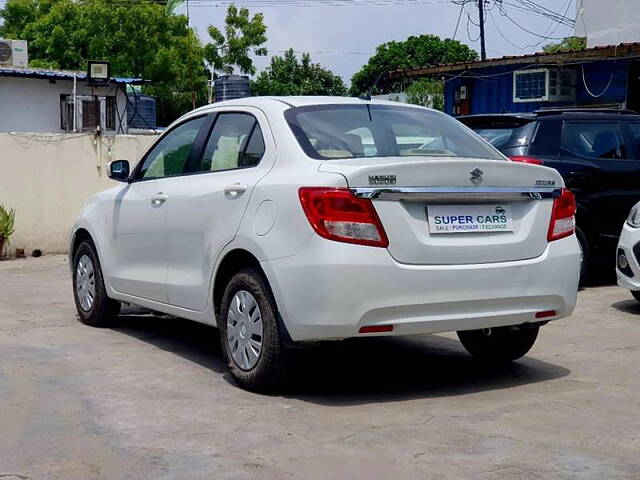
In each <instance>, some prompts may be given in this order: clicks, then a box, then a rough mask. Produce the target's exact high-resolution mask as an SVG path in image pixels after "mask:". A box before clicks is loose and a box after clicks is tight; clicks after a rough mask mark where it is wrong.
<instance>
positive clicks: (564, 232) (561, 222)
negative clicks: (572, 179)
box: [547, 188, 576, 242]
mask: <svg viewBox="0 0 640 480" xmlns="http://www.w3.org/2000/svg"><path fill="white" fill-rule="evenodd" d="M575 215H576V197H575V196H574V195H573V193H571V191H569V190H567V189H566V188H563V189H562V193H561V194H560V196H559V197H558V198H555V199H554V200H553V209H552V211H551V223H549V233H547V240H549V241H550V242H552V241H553V240H558V239H560V238H564V237H568V236H569V235H572V234H573V232H574V231H575V229H576V217H575Z"/></svg>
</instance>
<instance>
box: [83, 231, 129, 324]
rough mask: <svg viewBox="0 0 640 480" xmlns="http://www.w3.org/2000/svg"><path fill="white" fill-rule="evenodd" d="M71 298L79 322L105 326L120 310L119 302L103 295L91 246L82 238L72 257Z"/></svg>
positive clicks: (100, 276)
mask: <svg viewBox="0 0 640 480" xmlns="http://www.w3.org/2000/svg"><path fill="white" fill-rule="evenodd" d="M73 267H74V268H73V294H74V295H73V297H74V299H75V303H76V310H78V316H79V317H80V320H81V321H82V323H85V324H87V325H91V326H92V327H105V326H107V325H108V324H109V323H110V322H111V321H112V320H113V319H114V318H115V317H117V316H118V313H120V302H117V301H115V300H112V299H110V298H109V297H107V292H106V291H105V288H104V279H103V278H102V271H101V269H100V261H99V260H98V254H97V253H96V249H95V246H94V245H93V243H92V242H90V241H84V242H82V243H81V244H80V246H78V248H77V249H76V251H75V254H74V256H73Z"/></svg>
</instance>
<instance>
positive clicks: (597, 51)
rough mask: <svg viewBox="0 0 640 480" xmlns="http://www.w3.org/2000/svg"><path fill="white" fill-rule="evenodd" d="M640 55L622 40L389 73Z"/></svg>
mask: <svg viewBox="0 0 640 480" xmlns="http://www.w3.org/2000/svg"><path fill="white" fill-rule="evenodd" d="M634 57H640V42H633V43H621V44H620V45H607V46H600V47H591V48H584V49H582V50H577V51H573V52H558V53H544V52H536V53H530V54H527V55H519V56H513V55H506V56H504V57H500V58H488V59H487V60H474V61H471V62H454V63H443V64H439V65H428V66H424V67H418V68H408V69H405V70H394V71H392V72H389V76H390V77H391V78H400V77H415V76H422V75H433V74H437V73H444V72H456V71H461V70H470V69H474V68H484V67H495V66H500V65H518V64H523V63H528V64H562V63H569V62H575V61H580V60H584V61H593V60H604V59H621V58H634Z"/></svg>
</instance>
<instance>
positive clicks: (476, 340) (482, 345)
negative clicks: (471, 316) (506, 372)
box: [458, 326, 540, 363]
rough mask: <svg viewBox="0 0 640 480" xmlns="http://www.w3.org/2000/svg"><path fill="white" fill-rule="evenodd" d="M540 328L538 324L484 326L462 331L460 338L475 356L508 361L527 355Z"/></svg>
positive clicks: (487, 360)
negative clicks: (530, 325) (528, 325)
mask: <svg viewBox="0 0 640 480" xmlns="http://www.w3.org/2000/svg"><path fill="white" fill-rule="evenodd" d="M539 330H540V327H537V326H532V327H527V326H525V327H522V328H514V327H499V328H484V329H482V330H465V331H460V332H458V338H459V339H460V341H461V342H462V345H464V348H466V349H467V351H468V352H469V353H470V354H471V355H473V356H474V357H475V358H477V359H479V360H482V361H486V362H491V363H506V362H511V361H513V360H517V359H518V358H520V357H523V356H525V355H526V354H527V352H529V350H531V347H533V344H534V343H535V341H536V338H538V331H539Z"/></svg>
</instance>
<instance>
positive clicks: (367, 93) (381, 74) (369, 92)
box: [358, 70, 385, 100]
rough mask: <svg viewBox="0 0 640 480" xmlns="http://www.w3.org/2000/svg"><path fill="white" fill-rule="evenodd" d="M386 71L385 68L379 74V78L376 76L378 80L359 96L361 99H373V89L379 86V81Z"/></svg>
mask: <svg viewBox="0 0 640 480" xmlns="http://www.w3.org/2000/svg"><path fill="white" fill-rule="evenodd" d="M384 73H385V72H384V70H383V71H382V72H380V74H379V75H378V78H376V81H375V82H373V85H371V87H369V89H368V90H367V91H366V92H365V93H361V94H360V95H359V96H358V98H359V99H360V100H371V92H373V90H374V89H375V88H376V87H377V86H378V82H379V81H380V79H381V78H382V76H383V75H384Z"/></svg>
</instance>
